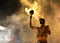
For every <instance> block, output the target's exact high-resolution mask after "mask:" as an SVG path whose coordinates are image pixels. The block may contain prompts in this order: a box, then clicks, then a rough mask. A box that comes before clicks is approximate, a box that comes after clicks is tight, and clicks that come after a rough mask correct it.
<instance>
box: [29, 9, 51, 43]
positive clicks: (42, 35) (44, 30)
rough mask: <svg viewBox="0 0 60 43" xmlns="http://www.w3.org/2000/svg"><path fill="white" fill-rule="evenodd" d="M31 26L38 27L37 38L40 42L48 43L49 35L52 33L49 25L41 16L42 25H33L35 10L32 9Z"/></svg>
mask: <svg viewBox="0 0 60 43" xmlns="http://www.w3.org/2000/svg"><path fill="white" fill-rule="evenodd" d="M30 14H31V16H30V27H31V28H32V29H37V31H38V32H37V40H38V43H47V36H48V35H49V34H51V32H50V30H49V25H47V26H45V19H43V18H40V19H39V21H40V24H41V26H40V27H34V26H32V23H31V21H32V15H33V14H34V11H33V10H31V11H30Z"/></svg>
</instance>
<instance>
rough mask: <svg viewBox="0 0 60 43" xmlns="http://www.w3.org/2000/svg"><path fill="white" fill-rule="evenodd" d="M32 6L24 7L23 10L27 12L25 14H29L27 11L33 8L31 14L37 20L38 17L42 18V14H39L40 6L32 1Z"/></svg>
mask: <svg viewBox="0 0 60 43" xmlns="http://www.w3.org/2000/svg"><path fill="white" fill-rule="evenodd" d="M31 6H32V7H30V8H25V11H26V12H27V14H28V15H29V16H30V13H29V11H30V10H34V14H33V17H34V18H35V19H36V20H38V19H39V18H40V17H41V18H44V16H43V15H42V14H40V12H41V6H40V5H39V4H38V3H37V2H36V1H34V3H33V4H32V5H31Z"/></svg>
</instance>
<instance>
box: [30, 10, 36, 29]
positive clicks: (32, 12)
mask: <svg viewBox="0 0 60 43" xmlns="http://www.w3.org/2000/svg"><path fill="white" fill-rule="evenodd" d="M30 14H31V16H30V27H31V28H32V29H33V28H36V27H34V26H32V15H33V14H34V11H33V10H31V11H30Z"/></svg>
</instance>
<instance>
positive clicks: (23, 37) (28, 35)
mask: <svg viewBox="0 0 60 43" xmlns="http://www.w3.org/2000/svg"><path fill="white" fill-rule="evenodd" d="M7 2H8V3H7ZM53 4H54V3H53V2H52V1H50V0H49V1H47V0H45V1H44V0H39V1H38V0H34V1H30V0H29V1H28V0H20V1H17V0H13V1H12V0H10V1H5V3H4V2H3V3H1V5H0V6H1V7H0V25H2V26H5V27H9V26H10V25H13V26H15V27H14V28H15V29H17V30H19V33H18V34H19V38H20V41H21V43H36V42H37V40H36V34H37V33H36V32H35V31H34V30H32V29H31V28H30V24H29V22H30V21H29V20H30V19H29V18H30V14H28V13H29V11H30V9H33V10H34V11H35V13H34V16H33V21H32V25H33V26H40V24H39V21H38V19H39V18H41V17H43V18H45V19H46V25H47V24H48V25H49V26H50V30H51V35H50V36H49V37H48V42H49V43H60V41H59V39H60V35H59V32H60V29H59V28H60V26H59V23H60V22H59V20H57V18H56V17H57V16H56V15H57V14H60V13H59V12H58V11H57V9H54V8H55V7H56V6H55V7H54V6H53ZM25 8H27V10H26V9H25ZM57 8H58V7H57ZM57 12H58V13H57ZM16 33H17V32H16Z"/></svg>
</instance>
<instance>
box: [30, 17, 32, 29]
mask: <svg viewBox="0 0 60 43" xmlns="http://www.w3.org/2000/svg"><path fill="white" fill-rule="evenodd" d="M30 27H31V28H32V16H30Z"/></svg>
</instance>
